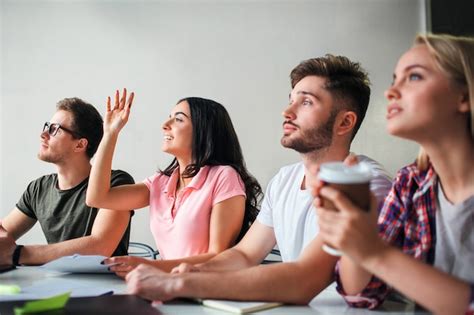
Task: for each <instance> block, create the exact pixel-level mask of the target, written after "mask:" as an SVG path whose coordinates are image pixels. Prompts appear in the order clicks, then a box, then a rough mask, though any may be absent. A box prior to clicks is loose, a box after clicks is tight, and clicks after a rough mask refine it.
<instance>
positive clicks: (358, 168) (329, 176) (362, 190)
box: [318, 162, 372, 256]
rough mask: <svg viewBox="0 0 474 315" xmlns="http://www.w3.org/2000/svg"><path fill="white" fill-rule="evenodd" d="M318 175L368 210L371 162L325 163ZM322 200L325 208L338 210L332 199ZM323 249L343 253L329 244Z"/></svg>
mask: <svg viewBox="0 0 474 315" xmlns="http://www.w3.org/2000/svg"><path fill="white" fill-rule="evenodd" d="M318 177H319V179H320V180H321V181H322V182H324V185H325V186H330V187H332V188H334V189H337V190H339V191H341V192H342V193H344V194H345V195H346V196H347V198H349V199H350V200H351V201H352V203H354V204H355V205H356V206H358V207H359V208H361V209H367V210H368V209H369V208H370V180H371V179H372V168H371V167H370V165H369V164H367V163H364V162H361V163H358V164H356V165H353V166H348V165H345V164H344V163H343V162H329V163H323V164H321V167H320V169H319V174H318ZM321 201H322V206H323V207H324V208H327V209H334V210H335V211H337V208H336V206H335V205H334V204H333V203H332V202H331V201H330V200H327V199H325V198H321ZM323 250H324V251H325V252H327V253H328V254H331V255H333V256H341V255H342V252H341V251H339V250H337V249H334V248H332V247H330V246H328V245H327V244H324V245H323Z"/></svg>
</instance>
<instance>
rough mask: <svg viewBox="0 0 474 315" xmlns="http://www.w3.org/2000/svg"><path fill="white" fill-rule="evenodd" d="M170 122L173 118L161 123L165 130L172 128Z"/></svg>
mask: <svg viewBox="0 0 474 315" xmlns="http://www.w3.org/2000/svg"><path fill="white" fill-rule="evenodd" d="M170 122H171V118H168V119H167V120H165V122H164V123H163V125H161V128H162V129H163V130H170Z"/></svg>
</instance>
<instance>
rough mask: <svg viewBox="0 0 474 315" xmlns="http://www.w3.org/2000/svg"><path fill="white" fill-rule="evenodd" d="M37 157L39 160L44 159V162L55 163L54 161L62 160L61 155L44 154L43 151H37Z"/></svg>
mask: <svg viewBox="0 0 474 315" xmlns="http://www.w3.org/2000/svg"><path fill="white" fill-rule="evenodd" d="M38 159H40V160H41V161H44V162H48V163H54V164H56V163H58V162H60V161H62V160H63V156H62V155H51V154H44V153H41V152H40V153H38Z"/></svg>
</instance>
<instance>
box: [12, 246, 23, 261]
mask: <svg viewBox="0 0 474 315" xmlns="http://www.w3.org/2000/svg"><path fill="white" fill-rule="evenodd" d="M23 247H24V246H23V245H16V247H15V250H14V251H13V255H12V264H13V266H19V265H20V255H21V250H22V249H23Z"/></svg>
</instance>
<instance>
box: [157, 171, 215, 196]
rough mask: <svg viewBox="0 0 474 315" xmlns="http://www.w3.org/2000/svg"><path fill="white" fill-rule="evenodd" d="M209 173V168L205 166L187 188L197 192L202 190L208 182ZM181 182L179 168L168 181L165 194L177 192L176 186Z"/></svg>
mask: <svg viewBox="0 0 474 315" xmlns="http://www.w3.org/2000/svg"><path fill="white" fill-rule="evenodd" d="M208 173H209V166H208V165H206V166H203V167H201V169H200V170H199V172H198V173H197V174H196V176H194V177H193V179H192V180H191V182H190V183H189V184H188V186H186V188H193V189H195V190H198V189H201V187H202V186H203V185H204V182H205V181H206V178H207V174H208ZM178 180H179V168H178V167H177V168H176V169H175V170H174V171H173V173H171V176H170V179H169V180H168V184H167V185H166V189H165V192H166V193H169V192H174V191H176V185H177V184H178Z"/></svg>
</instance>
